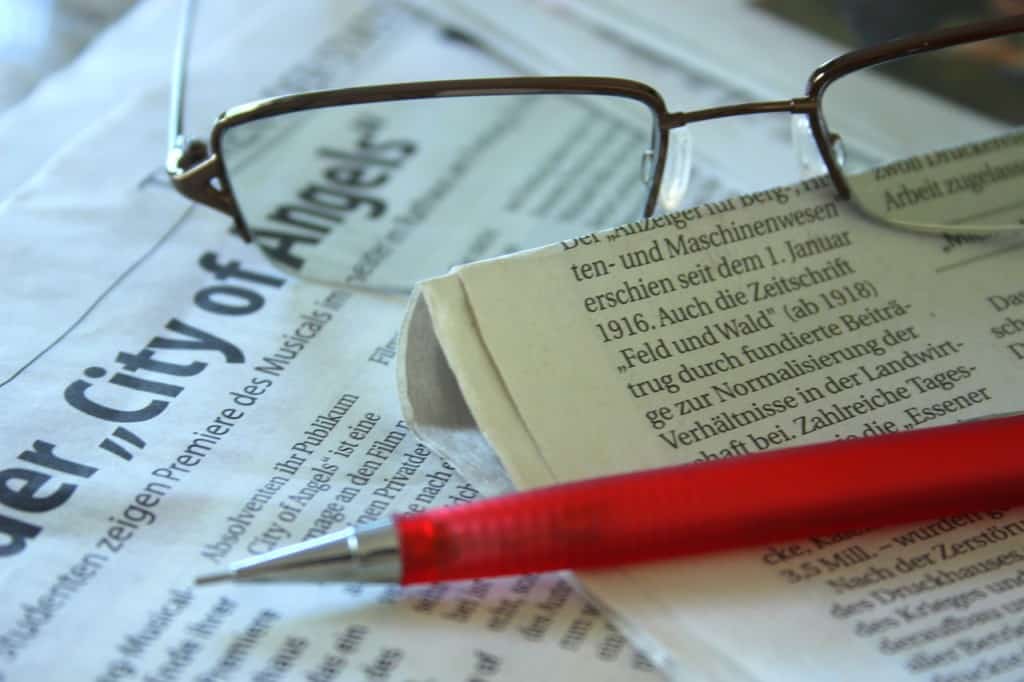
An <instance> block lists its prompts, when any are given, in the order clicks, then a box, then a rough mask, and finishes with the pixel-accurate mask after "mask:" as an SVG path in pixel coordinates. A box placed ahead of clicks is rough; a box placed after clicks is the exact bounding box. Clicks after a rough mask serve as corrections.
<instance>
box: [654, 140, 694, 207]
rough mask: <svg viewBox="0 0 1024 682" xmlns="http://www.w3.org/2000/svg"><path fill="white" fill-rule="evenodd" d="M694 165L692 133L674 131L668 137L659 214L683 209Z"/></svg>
mask: <svg viewBox="0 0 1024 682" xmlns="http://www.w3.org/2000/svg"><path fill="white" fill-rule="evenodd" d="M692 163H693V138H692V137H691V136H690V131H689V130H688V129H687V128H685V127H682V128H675V129H673V130H672V131H671V132H670V133H669V136H668V150H667V151H666V154H665V168H664V170H663V171H662V174H661V186H660V187H659V188H658V212H659V213H671V212H672V211H678V210H679V209H681V208H682V207H683V202H684V199H685V197H686V188H687V187H688V186H689V184H690V168H691V165H692ZM648 182H649V181H648Z"/></svg>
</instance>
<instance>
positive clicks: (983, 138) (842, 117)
mask: <svg viewBox="0 0 1024 682" xmlns="http://www.w3.org/2000/svg"><path fill="white" fill-rule="evenodd" d="M1022 67H1024V43H1022V42H1021V40H1020V36H1012V37H1003V38H993V39H990V40H985V41H978V42H974V43H968V44H965V45H959V46H956V47H951V48H945V49H942V50H937V51H934V52H926V53H921V54H915V55H912V56H909V57H905V58H902V59H898V60H893V61H890V62H886V63H883V64H880V65H877V66H874V67H870V68H867V69H863V70H860V71H856V72H854V73H852V74H849V75H846V76H843V77H842V78H840V79H838V80H837V81H836V82H835V83H833V84H831V85H830V86H828V87H827V89H826V90H825V92H824V94H823V96H822V100H821V105H822V112H823V115H824V119H825V121H826V124H827V126H828V128H829V131H830V132H831V133H832V134H833V135H834V136H837V137H835V138H834V150H835V152H836V157H837V160H839V161H840V163H841V166H842V171H843V175H844V177H845V179H846V182H847V184H848V186H849V188H850V192H851V195H852V198H853V199H854V200H855V201H856V202H857V203H858V204H859V205H860V206H861V208H863V209H864V210H865V211H866V212H867V213H869V214H871V215H872V216H874V217H876V218H878V219H881V220H883V221H885V222H889V223H894V224H898V225H903V226H907V227H914V228H919V229H932V230H940V231H945V230H950V231H953V230H955V231H967V230H976V231H978V232H990V231H996V230H1000V229H1006V228H1010V227H1017V228H1019V227H1020V225H1021V224H1022V218H1024V191H1022V190H1024V131H1022V130H1021V124H1022V122H1024V87H1022V86H1024V71H1022ZM907 83H909V84H911V85H912V86H913V87H914V88H915V89H908V88H907V87H906V84H907ZM886 92H890V93H892V97H891V99H888V98H886V97H885V96H884V93H886ZM865 93H876V94H875V95H874V99H873V100H871V101H869V102H868V104H870V105H871V109H872V110H873V111H874V112H880V113H879V114H878V115H876V116H874V117H872V118H870V119H868V118H864V119H861V120H857V119H856V118H855V117H853V116H851V106H852V105H855V103H857V102H858V101H859V102H861V103H864V102H865V100H864V98H865V96H866V95H865ZM877 93H883V94H882V96H881V97H880V96H879V95H878V94H877ZM922 113H923V114H924V115H921V114H922ZM866 125H873V126H878V127H880V128H881V129H882V131H883V132H885V133H886V134H885V135H883V136H877V135H876V136H875V137H876V139H881V140H884V142H883V143H880V144H878V145H876V148H875V149H873V150H871V152H870V153H869V155H868V158H858V157H857V156H855V155H851V154H844V153H843V152H844V149H843V147H844V142H843V140H844V138H851V137H857V136H859V137H865V136H866V137H871V135H870V134H869V133H870V132H872V131H858V130H857V127H858V126H866Z"/></svg>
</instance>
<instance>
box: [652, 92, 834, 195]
mask: <svg viewBox="0 0 1024 682" xmlns="http://www.w3.org/2000/svg"><path fill="white" fill-rule="evenodd" d="M778 113H789V114H803V115H805V116H807V118H808V121H809V123H810V127H811V132H812V134H813V136H814V141H815V143H816V144H817V147H818V152H819V153H820V154H821V158H822V160H823V161H824V162H825V168H826V169H827V170H828V174H829V177H830V178H831V180H832V184H833V185H834V186H835V188H836V191H837V192H838V194H839V196H840V197H841V198H843V199H849V198H850V190H849V187H848V186H847V185H846V181H845V180H844V179H843V174H842V172H841V171H840V169H839V164H838V161H837V160H836V158H835V155H834V154H833V151H832V144H831V138H832V136H831V135H830V133H829V131H828V130H826V129H825V126H824V124H823V123H822V121H821V116H820V115H819V108H818V100H817V99H816V98H814V97H796V98H793V99H788V100H774V101H766V102H750V103H746V104H730V105H727V106H722V107H710V108H708V109H698V110H696V111H678V112H666V113H665V114H664V115H662V116H661V117H660V119H659V122H658V127H659V128H660V137H661V148H662V149H667V144H668V134H669V132H670V131H671V130H673V129H675V128H681V127H683V126H685V125H687V124H688V123H697V122H698V121H710V120H713V119H716V118H729V117H732V116H749V115H752V114H778ZM663 171H664V155H662V158H661V159H659V162H658V165H657V168H656V169H655V173H654V176H655V177H654V187H658V185H659V184H660V182H661V177H662V173H663ZM655 200H656V197H655V196H654V193H652V197H651V200H650V201H649V202H648V215H651V214H652V213H653V210H654V205H655V203H656V201H655Z"/></svg>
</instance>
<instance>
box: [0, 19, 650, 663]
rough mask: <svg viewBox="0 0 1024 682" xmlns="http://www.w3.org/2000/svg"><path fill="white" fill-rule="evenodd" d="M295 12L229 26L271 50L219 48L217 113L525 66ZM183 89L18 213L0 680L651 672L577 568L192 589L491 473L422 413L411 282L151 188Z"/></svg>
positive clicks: (113, 130)
mask: <svg viewBox="0 0 1024 682" xmlns="http://www.w3.org/2000/svg"><path fill="white" fill-rule="evenodd" d="M224 4H228V3H224ZM276 10H277V11H276V14H275V13H271V14H268V15H265V16H264V20H263V21H260V22H257V23H254V24H252V25H249V26H246V27H242V28H241V29H239V31H238V32H237V33H232V34H230V35H227V34H226V35H222V36H220V39H221V40H222V41H223V44H224V47H225V51H226V52H227V51H230V50H235V51H237V52H239V53H241V52H243V51H246V50H248V49H249V47H250V46H260V45H266V46H268V48H267V49H266V50H260V49H253V59H252V60H224V61H211V62H208V63H207V64H206V65H205V66H203V67H201V68H200V69H199V70H198V71H197V72H196V73H195V74H194V77H193V79H192V88H193V90H194V92H195V95H194V96H196V97H199V98H200V100H199V101H200V103H201V106H205V105H209V100H208V99H207V100H204V99H203V98H204V94H203V93H207V94H206V95H205V97H207V98H209V97H210V95H209V93H210V92H211V91H216V94H217V95H218V96H232V95H236V94H238V95H241V96H240V97H239V101H241V100H244V99H248V98H252V97H253V96H255V95H258V94H260V91H261V89H262V90H264V91H267V90H269V91H271V92H273V91H279V90H280V89H283V88H285V87H292V88H294V87H298V88H299V89H303V88H316V87H329V86H331V85H338V84H342V83H345V82H352V81H354V80H356V79H357V78H361V77H366V78H377V77H380V78H388V79H391V80H400V79H402V78H403V77H413V78H414V77H417V76H418V75H419V74H420V73H421V72H422V71H423V67H422V65H423V64H424V63H431V64H438V65H443V66H445V67H446V68H448V67H451V68H453V69H455V70H458V69H464V70H466V71H468V72H470V74H472V73H479V72H480V71H482V70H493V71H500V70H501V69H502V68H503V67H502V66H500V65H497V64H493V63H487V64H485V63H481V60H485V59H489V57H486V55H484V54H481V53H478V51H477V50H476V49H475V48H473V49H470V46H468V45H467V44H466V43H465V42H464V41H452V40H450V39H449V37H448V36H447V35H446V34H445V32H444V31H441V30H439V27H438V26H437V25H435V24H431V23H427V22H424V21H422V20H421V19H418V18H416V17H413V16H411V15H409V14H407V13H406V12H404V11H402V10H399V9H396V8H394V7H392V6H390V5H382V4H378V3H346V4H345V6H344V7H342V6H340V5H338V4H337V3H329V2H324V3H314V2H307V3H301V5H292V4H288V5H284V4H281V5H277V6H276ZM233 11H234V12H235V13H237V14H238V15H239V16H241V15H244V14H245V13H246V12H247V11H248V10H247V8H244V7H243V6H242V4H241V3H233ZM275 41H276V42H275ZM273 52H276V53H277V55H278V60H279V61H278V62H277V63H276V65H274V63H273V61H272V60H270V54H271V53H273ZM264 57H265V58H267V61H266V62H262V61H260V60H261V59H262V58H264ZM168 60H169V54H168ZM257 66H261V67H266V68H267V69H268V70H267V71H266V72H265V73H266V80H257V78H258V76H257V75H256V74H257V69H256V67H257ZM275 73H276V74H278V76H277V77H276V78H275V77H274V76H273V74H275ZM356 74H358V76H357V75H356ZM403 74H404V76H403ZM410 74H411V75H410ZM437 75H441V74H437ZM453 75H459V74H453ZM464 75H468V74H464ZM339 81H340V82H339ZM165 91H166V90H165V87H164V84H163V83H160V82H154V83H151V84H149V85H148V86H147V88H146V89H144V90H142V91H139V92H136V93H133V101H132V102H131V103H130V104H126V105H125V106H124V107H123V108H122V109H120V110H117V111H113V112H111V113H110V115H109V116H108V117H107V118H106V120H105V121H104V122H103V124H102V125H96V126H94V127H93V128H92V129H91V130H90V131H88V132H87V133H83V134H82V135H81V137H80V139H79V140H78V142H77V144H75V145H72V146H69V147H66V148H65V149H64V150H62V151H61V152H60V154H59V155H58V156H57V157H55V158H54V159H52V160H51V161H50V162H49V164H48V168H47V169H46V171H45V172H44V173H41V174H39V175H37V176H36V177H35V178H34V179H33V181H32V182H31V183H29V184H28V185H26V186H24V187H23V188H22V189H21V190H20V191H19V192H18V193H17V194H16V195H15V196H14V197H13V198H11V199H10V200H9V201H8V202H7V203H6V205H5V206H4V208H3V212H2V213H0V225H2V226H3V229H4V233H5V245H6V246H7V248H8V252H7V253H8V254H9V258H8V266H9V268H12V269H9V270H8V279H9V281H10V282H11V285H10V286H8V287H7V288H5V289H4V291H3V300H4V310H5V313H6V314H7V315H8V323H9V326H8V335H7V341H6V342H5V344H4V355H3V379H2V381H3V383H2V384H0V397H2V399H3V404H4V409H3V416H2V423H3V432H4V435H5V442H6V443H7V448H8V450H7V455H6V458H5V461H4V464H3V466H2V468H0V584H2V585H3V587H4V589H3V592H4V595H5V597H6V607H5V608H4V609H3V610H2V612H0V679H2V680H5V681H6V680H11V681H13V680H25V679H47V680H58V679H75V680H104V681H106V680H111V681H112V680H209V681H221V680H225V681H226V680H242V679H255V680H266V681H269V680H287V679H295V680H298V679H302V680H311V681H327V680H409V681H413V680H415V681H417V682H426V681H428V680H520V679H574V678H580V679H588V680H632V679H638V680H639V679H656V678H657V677H658V673H657V671H656V670H655V669H654V667H653V666H652V664H651V662H650V661H649V660H648V659H647V658H645V657H644V656H642V655H640V654H639V653H637V652H636V651H635V650H634V649H633V648H632V647H631V646H630V644H629V642H628V641H627V639H626V638H625V637H624V635H623V634H622V633H621V632H620V631H619V630H617V629H616V628H615V627H613V626H612V625H611V624H610V623H609V622H608V621H607V620H606V619H605V618H604V617H603V616H602V613H601V611H600V610H599V609H598V608H596V607H595V606H594V605H593V604H592V603H591V602H589V601H587V600H585V599H584V598H582V597H581V596H580V595H579V593H578V592H577V591H576V590H575V589H574V587H573V586H572V585H571V584H570V582H569V580H568V579H567V578H566V577H564V576H560V575H545V576H522V577H516V578H510V579H506V580H494V581H473V582H465V583H457V584H448V585H436V586H429V587H425V588H420V589H397V588H394V587H387V586H381V587H365V586H358V585H348V584H327V585H262V586H253V585H226V586H218V587H210V588H201V589H197V588H194V587H193V586H192V581H193V578H194V577H195V575H196V574H198V573H204V572H208V571H211V570H216V569H217V568H222V567H223V566H224V564H225V563H226V562H228V561H231V560H234V559H239V558H243V557H248V556H252V555H254V554H258V553H261V552H265V551H268V550H270V549H273V548H276V547H281V546H284V545H286V544H289V543H293V542H296V541H299V540H302V539H304V538H312V537H317V536H320V535H323V534H324V533H327V532H329V531H331V530H335V529H340V528H342V527H344V526H345V525H348V524H357V523H365V522H368V521H370V520H374V519H379V518H383V517H385V516H387V515H390V514H392V513H397V512H404V511H410V510H417V509H422V508H426V507H429V506H435V505H447V504H459V503H463V502H465V501H469V500H472V499H475V498H477V497H479V496H480V491H479V489H478V488H477V487H476V486H475V485H474V483H473V482H472V481H471V480H468V479H466V478H465V477H463V476H462V475H461V474H460V473H459V472H457V471H455V470H454V469H453V468H452V466H451V465H450V464H449V463H447V462H446V461H444V460H442V459H440V458H439V457H438V456H437V454H436V452H435V451H433V450H432V449H431V448H430V447H428V446H427V445H425V444H424V443H422V442H420V441H418V440H417V439H416V437H415V436H414V435H413V434H412V433H411V431H410V429H409V427H408V425H407V424H406V422H405V421H404V420H403V418H402V416H401V414H400V411H399V406H398V400H397V394H396V391H395V388H394V363H395V355H396V335H397V331H398V327H399V323H400V321H401V318H402V314H403V311H404V307H405V301H404V298H402V297H395V296H381V295H370V294H363V293H355V292H353V291H349V290H344V289H329V288H325V287H322V286H317V285H312V284H303V283H299V282H296V281H292V280H290V279H289V278H287V277H286V276H284V275H283V274H281V273H280V272H279V271H277V270H275V269H274V268H273V267H272V266H271V264H270V263H269V262H267V261H266V260H265V259H264V258H262V257H261V256H260V254H259V253H258V252H257V251H256V250H255V249H253V248H252V247H248V246H246V245H244V244H243V243H242V242H241V241H240V240H239V239H237V237H236V236H235V235H233V234H231V233H230V225H229V221H228V220H226V219H225V218H224V217H223V216H220V215H219V214H214V213H212V212H210V211H207V210H206V209H202V208H195V207H192V208H190V207H188V205H187V202H185V201H184V200H183V199H181V198H180V197H178V196H176V195H175V194H174V193H173V192H171V191H170V190H169V189H168V188H167V187H166V185H165V184H162V183H158V182H155V181H152V178H154V175H153V171H154V169H155V168H157V167H159V165H160V163H161V160H162V157H163V152H164V150H163V142H164V130H163V121H164V112H165V106H166V99H165ZM242 91H245V92H242ZM228 103H230V102H226V103H225V104H228ZM98 160H101V161H102V163H101V164H100V163H99V162H98ZM98 168H99V169H100V170H101V171H102V172H99V171H98V170H97V169H98ZM147 179H150V181H147ZM429 181H430V178H429V177H427V178H425V182H429ZM407 256H408V254H406V255H405V256H403V255H402V254H401V253H396V254H394V255H393V256H392V257H394V258H402V257H407ZM32 309H34V314H30V312H32Z"/></svg>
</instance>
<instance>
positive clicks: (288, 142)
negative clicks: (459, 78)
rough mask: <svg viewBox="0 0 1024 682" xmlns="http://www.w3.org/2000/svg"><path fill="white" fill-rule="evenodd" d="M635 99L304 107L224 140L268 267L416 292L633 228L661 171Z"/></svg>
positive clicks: (514, 97)
mask: <svg viewBox="0 0 1024 682" xmlns="http://www.w3.org/2000/svg"><path fill="white" fill-rule="evenodd" d="M655 131H656V124H655V115H654V113H653V111H651V110H650V109H649V107H648V106H647V105H646V104H644V103H642V102H640V101H637V100H632V99H627V98H622V97H615V96H607V95H589V94H567V95H563V94H529V95H518V94H510V95H506V94H502V95H491V96H454V97H440V98H433V99H416V100H397V101H385V102H371V103H359V104H351V105H345V106H335V107H324V108H319V109H304V110H300V111H294V112H289V113H285V114H279V115H276V116H272V117H268V118H262V119H257V120H253V121H248V122H245V123H241V124H238V125H233V126H230V127H227V128H225V129H224V131H223V133H222V136H221V139H220V153H221V158H222V159H223V163H224V167H225V171H226V176H227V179H228V182H229V183H230V185H231V189H232V191H233V194H234V196H235V199H236V202H237V205H238V208H239V210H240V212H241V214H242V217H243V219H244V220H245V222H246V224H247V225H248V227H249V230H250V232H251V233H252V235H253V237H254V238H255V240H256V241H257V242H258V243H259V244H260V246H261V247H262V248H263V250H264V252H265V253H266V254H267V255H268V256H269V257H270V259H271V260H272V261H274V262H275V263H277V264H278V265H279V266H281V267H283V268H284V269H286V270H288V271H291V272H294V273H301V275H302V276H303V277H306V278H310V279H317V280H320V281H326V282H331V283H337V282H339V281H345V282H348V283H350V284H357V285H367V286H374V287H388V286H394V287H395V288H399V289H400V288H407V287H408V286H409V285H411V283H413V282H415V281H416V280H419V279H422V278H425V277H430V276H435V275H439V274H443V273H445V272H446V271H447V270H448V269H449V268H450V267H452V266H453V265H456V264H459V263H463V262H468V261H475V260H479V259H482V258H487V257H491V256H495V255H500V254H504V253H510V252H513V251H519V250H522V249H528V248H531V247H536V246H541V245H544V244H549V243H551V242H553V241H556V240H559V239H568V238H570V237H573V236H576V235H579V234H582V233H585V232H589V231H593V230H595V229H597V228H601V227H606V226H609V225H616V224H619V223H622V222H625V221H627V220H633V219H635V218H636V217H637V216H638V215H640V214H641V212H642V210H643V205H644V203H645V202H646V200H647V197H648V193H649V190H650V185H649V183H648V182H645V180H649V179H650V177H651V174H652V170H653V163H654V161H655V159H656V150H655V149H654V146H655V145H656V142H657V135H656V132H655Z"/></svg>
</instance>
